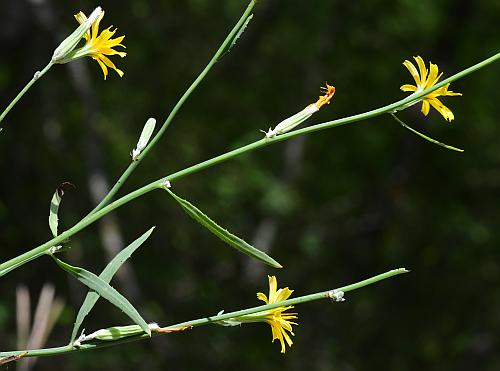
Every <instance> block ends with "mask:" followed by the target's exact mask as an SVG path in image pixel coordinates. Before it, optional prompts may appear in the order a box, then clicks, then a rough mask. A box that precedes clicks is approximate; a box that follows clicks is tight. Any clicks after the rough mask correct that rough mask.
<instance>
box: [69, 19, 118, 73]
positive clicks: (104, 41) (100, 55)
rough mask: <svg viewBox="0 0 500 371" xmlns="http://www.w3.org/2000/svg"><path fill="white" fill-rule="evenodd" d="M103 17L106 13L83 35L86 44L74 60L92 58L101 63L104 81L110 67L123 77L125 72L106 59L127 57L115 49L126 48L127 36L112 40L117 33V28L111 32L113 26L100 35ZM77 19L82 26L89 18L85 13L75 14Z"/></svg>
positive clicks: (78, 51)
mask: <svg viewBox="0 0 500 371" xmlns="http://www.w3.org/2000/svg"><path fill="white" fill-rule="evenodd" d="M103 17H104V11H102V12H101V13H100V14H99V16H98V17H97V18H96V20H95V21H94V22H93V23H92V27H91V28H90V29H89V30H88V31H87V32H86V33H85V34H84V35H83V38H84V39H85V41H86V43H85V45H84V46H83V47H82V48H81V49H79V50H77V51H76V52H75V55H74V56H73V58H74V59H75V58H81V57H86V56H90V57H92V58H93V59H95V60H96V61H97V63H99V66H101V69H102V72H103V73H104V80H106V77H107V76H108V67H109V68H112V69H114V70H115V71H116V72H117V73H118V75H120V77H122V76H123V71H122V70H120V69H118V68H116V66H115V65H114V63H113V62H112V61H111V60H110V59H109V58H108V57H106V55H115V54H118V55H119V56H120V57H122V58H123V57H125V56H126V55H127V53H125V52H119V51H117V50H115V49H113V48H114V47H117V46H121V47H123V48H125V46H124V45H122V44H121V42H122V41H123V39H124V38H125V36H119V37H117V38H115V39H112V38H111V37H113V35H114V34H115V32H116V28H115V29H114V30H113V31H111V27H113V26H110V27H108V28H106V29H105V30H103V31H102V32H101V34H100V35H99V23H100V22H101V20H102V18H103ZM75 18H76V20H77V21H78V23H80V24H82V23H84V22H85V21H86V20H87V17H86V16H85V14H84V13H83V12H79V13H78V14H75Z"/></svg>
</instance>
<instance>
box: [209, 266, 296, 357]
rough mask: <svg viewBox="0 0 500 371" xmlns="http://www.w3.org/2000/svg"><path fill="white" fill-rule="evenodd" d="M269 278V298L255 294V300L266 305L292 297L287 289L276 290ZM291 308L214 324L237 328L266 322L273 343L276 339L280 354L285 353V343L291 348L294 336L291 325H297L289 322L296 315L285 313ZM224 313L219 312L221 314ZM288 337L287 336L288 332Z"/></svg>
mask: <svg viewBox="0 0 500 371" xmlns="http://www.w3.org/2000/svg"><path fill="white" fill-rule="evenodd" d="M268 277H269V298H268V297H267V296H266V295H265V294H263V293H262V292H259V293H257V298H258V299H259V300H262V301H263V302H265V303H266V304H274V303H279V302H280V301H283V300H286V299H288V298H289V297H290V295H292V292H293V290H290V289H289V288H288V287H285V288H284V289H279V290H276V288H277V285H278V284H277V282H276V277H275V276H268ZM292 308H293V306H292V305H289V306H286V307H285V306H283V307H278V308H274V309H269V310H263V311H261V312H257V313H252V314H245V315H242V316H238V317H232V318H228V319H225V320H221V321H218V322H216V323H217V324H219V325H222V326H239V325H241V324H242V323H254V322H266V323H269V325H270V326H271V330H272V333H273V342H274V340H276V339H278V340H279V341H280V342H281V353H285V350H286V347H285V342H286V343H287V344H288V346H289V347H291V346H292V344H293V341H292V339H291V338H290V335H294V333H293V331H292V325H297V323H295V322H292V321H291V320H293V319H297V318H298V317H297V313H285V312H286V311H287V310H289V309H292ZM223 312H224V311H220V312H219V314H222V313H223ZM287 331H288V332H289V333H290V335H288V332H287Z"/></svg>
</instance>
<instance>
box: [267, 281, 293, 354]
mask: <svg viewBox="0 0 500 371" xmlns="http://www.w3.org/2000/svg"><path fill="white" fill-rule="evenodd" d="M268 278H269V297H267V296H266V295H265V294H263V293H262V292H259V293H257V298H258V299H259V300H262V301H263V302H265V303H266V304H274V303H278V302H280V301H283V300H286V299H288V298H289V297H290V295H292V293H293V290H290V289H289V288H288V287H285V288H284V289H279V290H276V289H277V285H278V284H277V281H276V277H275V276H268ZM292 308H293V306H291V305H289V306H286V307H278V308H274V309H270V310H267V311H265V312H263V313H262V315H263V317H264V321H265V322H267V323H268V324H269V325H270V326H271V331H272V334H273V342H274V340H276V339H278V340H279V341H280V343H281V353H285V350H286V347H285V341H286V343H287V344H288V346H289V347H291V346H292V344H293V341H292V339H291V338H290V336H289V335H288V333H287V332H289V333H290V335H294V333H293V331H292V325H297V323H295V322H292V321H291V320H293V319H297V318H298V317H297V313H285V312H286V311H287V310H289V309H292Z"/></svg>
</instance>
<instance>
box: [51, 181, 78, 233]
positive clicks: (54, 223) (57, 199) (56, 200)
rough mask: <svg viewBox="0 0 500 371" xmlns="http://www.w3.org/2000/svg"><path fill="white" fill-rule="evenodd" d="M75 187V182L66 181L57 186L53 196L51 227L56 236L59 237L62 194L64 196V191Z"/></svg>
mask: <svg viewBox="0 0 500 371" xmlns="http://www.w3.org/2000/svg"><path fill="white" fill-rule="evenodd" d="M74 188H75V186H74V185H73V184H71V183H69V182H64V183H62V184H61V185H60V186H59V187H57V189H56V191H55V192H54V195H53V196H52V200H51V201H50V212H49V227H50V231H51V232H52V235H53V236H54V237H57V227H58V225H59V218H58V216H57V213H58V212H59V205H60V204H61V200H62V196H64V192H65V191H66V190H68V189H74Z"/></svg>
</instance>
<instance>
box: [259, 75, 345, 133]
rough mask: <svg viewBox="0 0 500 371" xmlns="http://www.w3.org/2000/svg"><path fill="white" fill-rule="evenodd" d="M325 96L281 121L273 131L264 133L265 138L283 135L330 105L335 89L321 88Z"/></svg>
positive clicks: (329, 86)
mask: <svg viewBox="0 0 500 371" xmlns="http://www.w3.org/2000/svg"><path fill="white" fill-rule="evenodd" d="M323 89H324V91H325V94H324V95H322V96H320V97H319V98H318V100H317V101H316V102H315V103H312V104H310V105H308V106H307V107H306V108H304V109H303V110H302V111H300V112H298V113H296V114H295V115H293V116H290V117H289V118H287V119H285V120H283V121H281V122H280V123H279V124H278V125H276V127H275V128H274V129H269V131H268V132H266V133H265V134H266V138H274V137H275V136H276V135H279V134H284V133H286V132H288V131H290V130H292V129H293V128H295V127H297V126H298V125H300V124H301V123H303V122H304V121H306V120H307V119H308V118H309V117H311V116H312V115H313V114H314V113H316V112H318V111H319V109H320V108H321V107H322V106H324V105H325V104H330V100H331V99H332V97H333V94H335V87H333V86H331V85H328V84H326V87H324V88H323Z"/></svg>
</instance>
